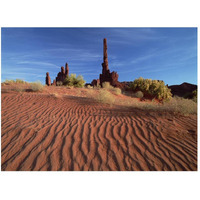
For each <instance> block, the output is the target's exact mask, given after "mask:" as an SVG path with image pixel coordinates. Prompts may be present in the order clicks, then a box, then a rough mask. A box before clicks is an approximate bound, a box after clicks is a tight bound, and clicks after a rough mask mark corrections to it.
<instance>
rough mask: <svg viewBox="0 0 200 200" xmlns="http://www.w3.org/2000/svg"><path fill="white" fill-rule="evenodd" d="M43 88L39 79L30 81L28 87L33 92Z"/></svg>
mask: <svg viewBox="0 0 200 200" xmlns="http://www.w3.org/2000/svg"><path fill="white" fill-rule="evenodd" d="M43 88H44V86H43V85H42V83H41V82H40V81H36V82H33V83H30V89H31V90H32V91H33V92H38V91H42V90H43Z"/></svg>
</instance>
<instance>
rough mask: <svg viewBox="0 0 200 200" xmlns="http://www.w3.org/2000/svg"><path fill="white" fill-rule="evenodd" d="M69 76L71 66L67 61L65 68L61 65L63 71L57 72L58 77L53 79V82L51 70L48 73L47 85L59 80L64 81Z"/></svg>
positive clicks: (54, 83)
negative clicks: (50, 74)
mask: <svg viewBox="0 0 200 200" xmlns="http://www.w3.org/2000/svg"><path fill="white" fill-rule="evenodd" d="M67 76H69V66H68V64H67V63H66V64H65V68H64V67H61V72H59V73H58V74H57V77H56V79H54V80H53V83H51V78H50V76H49V72H47V73H46V85H48V86H50V85H56V83H57V82H62V83H63V82H64V80H65V79H66V78H67Z"/></svg>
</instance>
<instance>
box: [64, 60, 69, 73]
mask: <svg viewBox="0 0 200 200" xmlns="http://www.w3.org/2000/svg"><path fill="white" fill-rule="evenodd" d="M65 75H66V76H69V67H68V64H67V63H66V64H65Z"/></svg>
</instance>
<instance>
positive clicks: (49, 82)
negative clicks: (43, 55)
mask: <svg viewBox="0 0 200 200" xmlns="http://www.w3.org/2000/svg"><path fill="white" fill-rule="evenodd" d="M46 85H48V86H50V85H51V78H50V76H49V72H47V73H46Z"/></svg>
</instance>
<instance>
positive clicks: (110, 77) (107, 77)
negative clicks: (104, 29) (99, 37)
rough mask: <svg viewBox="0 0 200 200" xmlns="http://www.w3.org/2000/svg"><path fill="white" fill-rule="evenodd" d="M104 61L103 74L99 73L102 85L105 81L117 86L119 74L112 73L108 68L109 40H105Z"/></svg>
mask: <svg viewBox="0 0 200 200" xmlns="http://www.w3.org/2000/svg"><path fill="white" fill-rule="evenodd" d="M103 61H104V62H103V63H102V74H100V75H99V79H100V85H101V86H102V83H103V82H109V83H110V84H111V85H112V86H115V87H116V86H117V84H118V77H119V75H118V74H117V72H114V71H113V72H112V73H110V70H109V68H108V54H107V40H106V38H104V40H103Z"/></svg>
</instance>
